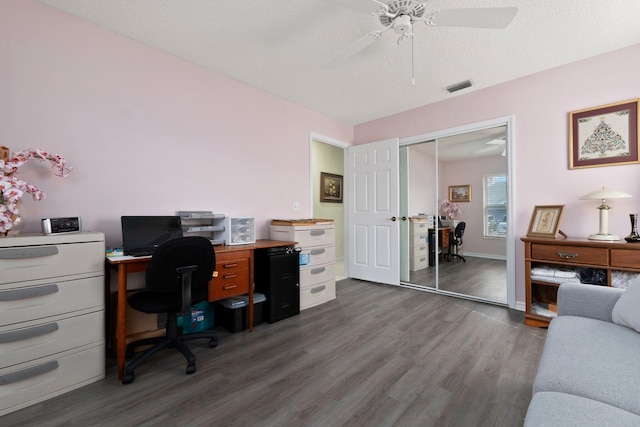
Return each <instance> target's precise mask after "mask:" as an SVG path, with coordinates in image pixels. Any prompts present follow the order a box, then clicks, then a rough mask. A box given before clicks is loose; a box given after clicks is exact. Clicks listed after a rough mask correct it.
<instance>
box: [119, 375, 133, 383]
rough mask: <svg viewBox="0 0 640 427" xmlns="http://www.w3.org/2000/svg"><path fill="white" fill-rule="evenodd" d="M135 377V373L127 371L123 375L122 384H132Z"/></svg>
mask: <svg viewBox="0 0 640 427" xmlns="http://www.w3.org/2000/svg"><path fill="white" fill-rule="evenodd" d="M134 378H135V376H134V375H133V373H131V374H128V373H125V374H124V375H123V376H122V384H131V383H132V382H133V380H134Z"/></svg>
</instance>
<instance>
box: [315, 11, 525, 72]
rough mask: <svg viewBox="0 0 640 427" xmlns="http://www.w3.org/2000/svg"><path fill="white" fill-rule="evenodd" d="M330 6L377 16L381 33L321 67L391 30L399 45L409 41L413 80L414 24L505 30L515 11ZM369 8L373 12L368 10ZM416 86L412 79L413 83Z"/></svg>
mask: <svg viewBox="0 0 640 427" xmlns="http://www.w3.org/2000/svg"><path fill="white" fill-rule="evenodd" d="M328 1H331V2H332V3H341V4H343V5H345V6H347V7H351V8H354V9H357V10H361V11H365V12H368V13H370V14H371V15H373V16H377V17H378V19H379V20H380V23H381V24H382V25H383V26H384V28H383V29H382V30H378V31H372V32H370V33H368V34H366V35H365V36H363V37H361V38H360V39H358V40H356V41H355V42H353V43H352V44H350V45H349V46H347V47H346V48H344V49H342V50H341V51H340V52H338V53H337V54H335V55H333V56H332V57H331V58H329V59H328V60H327V61H325V62H324V63H323V64H322V66H323V67H326V68H333V67H335V66H337V65H339V64H341V63H343V62H345V61H346V60H347V59H349V58H351V57H352V56H354V55H355V54H357V53H358V52H360V51H362V50H363V49H365V48H366V47H368V46H369V45H371V44H372V43H373V42H375V41H376V40H378V39H379V38H381V37H382V34H383V33H384V32H385V31H387V30H389V29H391V28H393V30H394V31H395V33H396V34H399V37H398V44H400V43H402V42H403V41H405V40H407V39H409V40H411V59H412V60H411V63H412V76H414V71H415V70H414V66H415V65H414V61H413V49H414V40H415V34H414V33H413V24H414V23H416V22H424V23H425V24H426V25H427V26H431V27H469V28H499V29H502V28H506V27H507V26H508V25H509V24H510V23H511V21H512V20H513V18H514V17H515V15H516V12H517V11H518V8H516V7H488V8H475V9H474V8H469V9H442V10H437V11H435V12H428V13H426V14H425V3H426V0H424V1H419V0H393V1H391V2H389V3H383V2H382V1H379V0H328ZM372 6H374V9H376V10H371V9H372ZM413 81H414V84H415V78H414V79H413Z"/></svg>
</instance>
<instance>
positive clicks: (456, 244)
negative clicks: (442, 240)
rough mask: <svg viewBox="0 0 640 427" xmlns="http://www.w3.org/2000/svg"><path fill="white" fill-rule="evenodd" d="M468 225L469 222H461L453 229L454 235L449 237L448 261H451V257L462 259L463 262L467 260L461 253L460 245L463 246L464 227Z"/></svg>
mask: <svg viewBox="0 0 640 427" xmlns="http://www.w3.org/2000/svg"><path fill="white" fill-rule="evenodd" d="M466 226H467V224H466V223H465V222H460V223H459V224H458V225H456V228H455V230H454V231H453V236H451V238H450V239H449V253H447V254H446V258H447V261H449V260H450V259H451V257H456V258H458V259H461V260H462V261H463V262H467V260H466V259H465V258H464V257H463V256H462V255H460V253H459V251H460V246H462V236H463V235H464V229H465V228H466ZM454 250H455V253H454Z"/></svg>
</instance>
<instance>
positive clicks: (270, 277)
mask: <svg viewBox="0 0 640 427" xmlns="http://www.w3.org/2000/svg"><path fill="white" fill-rule="evenodd" d="M253 262H254V276H253V277H254V281H255V285H256V286H255V291H256V292H260V293H263V294H264V295H265V296H266V298H267V300H266V301H265V303H264V306H263V312H262V317H263V320H266V321H267V322H269V323H273V322H277V321H278V320H282V319H286V318H288V317H291V316H295V315H297V314H300V251H299V250H297V249H295V248H294V247H293V246H281V247H277V248H269V249H260V250H256V251H255V253H254V261H253Z"/></svg>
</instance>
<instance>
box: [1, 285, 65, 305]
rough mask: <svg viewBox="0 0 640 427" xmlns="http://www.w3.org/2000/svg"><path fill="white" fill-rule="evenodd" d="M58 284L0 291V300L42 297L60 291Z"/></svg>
mask: <svg viewBox="0 0 640 427" xmlns="http://www.w3.org/2000/svg"><path fill="white" fill-rule="evenodd" d="M58 290H59V289H58V285H56V284H53V285H46V286H34V287H32V288H26V289H16V290H15V291H5V292H0V301H16V300H21V299H28V298H35V297H41V296H44V295H51V294H55V293H56V292H58Z"/></svg>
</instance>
